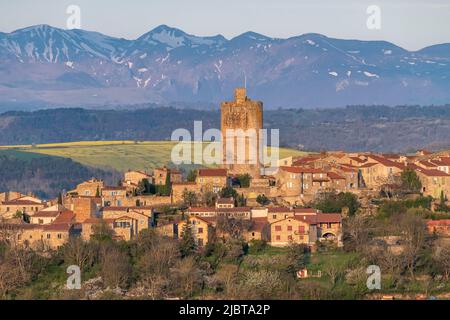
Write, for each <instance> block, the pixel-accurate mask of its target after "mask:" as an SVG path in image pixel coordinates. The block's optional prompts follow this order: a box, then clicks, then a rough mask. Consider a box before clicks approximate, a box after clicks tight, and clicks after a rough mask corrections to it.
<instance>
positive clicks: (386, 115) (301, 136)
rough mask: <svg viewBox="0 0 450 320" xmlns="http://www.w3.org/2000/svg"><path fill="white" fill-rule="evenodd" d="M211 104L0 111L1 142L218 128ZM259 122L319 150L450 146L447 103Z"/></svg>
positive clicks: (288, 142)
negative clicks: (198, 124)
mask: <svg viewBox="0 0 450 320" xmlns="http://www.w3.org/2000/svg"><path fill="white" fill-rule="evenodd" d="M218 110H219V108H217V109H216V110H214V111H201V110H193V109H176V108H169V107H157V108H146V109H136V108H133V107H130V110H86V109H52V110H40V111H35V112H7V113H3V114H1V115H0V145H16V144H33V143H51V142H69V141H80V140H153V141H159V140H170V137H171V134H172V132H173V130H175V129H177V128H186V129H188V130H189V131H190V132H193V125H194V121H202V123H203V130H206V129H208V128H219V127H220V113H219V111H218ZM264 126H265V127H266V128H274V129H280V140H281V145H282V146H286V147H294V148H299V147H300V148H302V149H305V150H311V151H318V150H321V149H328V150H330V149H342V150H347V151H366V150H367V151H369V150H370V151H384V152H388V151H397V152H407V151H410V150H414V149H419V148H429V149H441V148H448V147H449V145H450V139H449V137H450V105H447V106H429V107H419V106H398V107H386V106H349V107H347V108H336V109H326V110H303V109H279V110H268V111H265V113H264Z"/></svg>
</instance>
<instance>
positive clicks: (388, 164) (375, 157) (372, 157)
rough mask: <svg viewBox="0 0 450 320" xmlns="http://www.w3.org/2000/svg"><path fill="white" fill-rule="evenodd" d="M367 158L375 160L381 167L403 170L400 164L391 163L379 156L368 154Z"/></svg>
mask: <svg viewBox="0 0 450 320" xmlns="http://www.w3.org/2000/svg"><path fill="white" fill-rule="evenodd" d="M367 157H368V158H370V159H372V160H375V161H376V162H378V163H381V164H382V165H384V166H386V167H396V168H399V169H404V165H402V164H400V163H398V162H394V161H391V160H389V159H386V158H384V157H381V156H377V155H374V154H370V155H368V156H367Z"/></svg>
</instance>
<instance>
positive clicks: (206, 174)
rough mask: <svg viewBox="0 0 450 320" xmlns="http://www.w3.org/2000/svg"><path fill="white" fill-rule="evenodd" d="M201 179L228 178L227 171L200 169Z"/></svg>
mask: <svg viewBox="0 0 450 320" xmlns="http://www.w3.org/2000/svg"><path fill="white" fill-rule="evenodd" d="M198 176H199V177H226V176H227V169H199V170H198Z"/></svg>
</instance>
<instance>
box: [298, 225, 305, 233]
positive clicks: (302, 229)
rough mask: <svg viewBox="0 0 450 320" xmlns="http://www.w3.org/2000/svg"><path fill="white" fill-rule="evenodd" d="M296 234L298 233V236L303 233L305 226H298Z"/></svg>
mask: <svg viewBox="0 0 450 320" xmlns="http://www.w3.org/2000/svg"><path fill="white" fill-rule="evenodd" d="M298 232H299V233H300V234H302V233H305V226H299V227H298Z"/></svg>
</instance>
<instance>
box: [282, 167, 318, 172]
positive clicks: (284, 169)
mask: <svg viewBox="0 0 450 320" xmlns="http://www.w3.org/2000/svg"><path fill="white" fill-rule="evenodd" d="M280 169H281V170H283V171H286V172H291V173H325V172H326V171H325V170H323V169H311V168H304V167H286V166H281V167H280Z"/></svg>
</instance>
